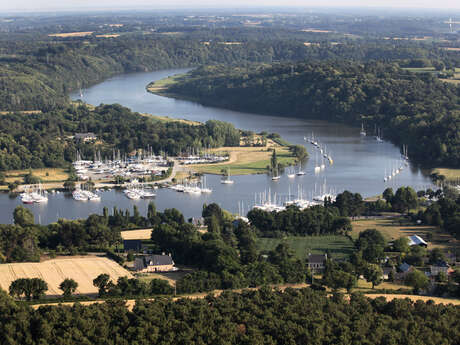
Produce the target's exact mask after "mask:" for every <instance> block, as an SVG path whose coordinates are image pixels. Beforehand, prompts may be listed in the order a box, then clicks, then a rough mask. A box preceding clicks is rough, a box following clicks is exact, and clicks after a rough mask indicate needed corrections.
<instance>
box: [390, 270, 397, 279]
mask: <svg viewBox="0 0 460 345" xmlns="http://www.w3.org/2000/svg"><path fill="white" fill-rule="evenodd" d="M395 279H396V274H395V271H394V270H391V271H390V272H389V273H388V281H390V282H394V281H395Z"/></svg>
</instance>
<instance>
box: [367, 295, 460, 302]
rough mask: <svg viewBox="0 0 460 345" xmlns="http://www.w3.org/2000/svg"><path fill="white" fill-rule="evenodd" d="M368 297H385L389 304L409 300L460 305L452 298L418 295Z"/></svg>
mask: <svg viewBox="0 0 460 345" xmlns="http://www.w3.org/2000/svg"><path fill="white" fill-rule="evenodd" d="M365 296H366V297H369V298H377V297H385V299H386V300H387V301H388V302H389V301H392V300H394V299H395V298H400V299H404V298H409V299H410V300H411V301H412V302H416V301H419V300H421V301H423V302H428V301H430V300H431V301H433V302H434V303H435V304H453V305H460V299H451V298H441V297H431V296H418V295H390V294H366V295H365Z"/></svg>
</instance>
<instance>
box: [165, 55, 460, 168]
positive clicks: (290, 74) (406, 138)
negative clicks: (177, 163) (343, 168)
mask: <svg viewBox="0 0 460 345" xmlns="http://www.w3.org/2000/svg"><path fill="white" fill-rule="evenodd" d="M167 92H170V93H172V94H174V95H179V97H180V96H186V97H187V98H192V99H194V100H196V101H198V102H200V103H203V104H206V105H212V106H219V107H224V108H230V109H236V110H242V111H251V112H254V113H268V114H275V115H280V116H287V115H289V116H296V117H300V118H318V119H323V120H324V119H326V120H331V121H337V122H344V123H347V124H351V125H355V126H358V125H361V123H363V124H364V126H365V128H366V131H367V132H368V133H369V135H373V134H374V135H375V134H377V130H380V132H383V137H384V138H386V139H389V140H391V141H393V142H394V143H396V144H398V145H401V146H402V145H408V147H409V156H410V157H411V158H412V159H414V160H416V161H418V162H422V163H424V164H425V165H427V166H435V165H445V166H451V167H458V166H460V154H459V152H460V149H459V146H460V139H459V138H458V135H457V134H458V132H459V130H458V128H459V126H460V110H459V109H460V88H458V87H457V86H455V85H452V84H448V83H445V82H442V81H439V80H438V79H437V78H436V77H435V76H432V75H430V74H426V73H425V74H423V73H422V74H415V73H411V72H409V71H407V70H403V69H401V68H399V66H398V64H397V63H394V62H393V63H384V62H373V63H357V62H350V61H333V62H308V63H297V64H286V63H279V64H271V65H267V64H265V65H255V66H251V68H248V69H246V68H241V67H228V66H222V65H220V66H207V67H202V68H199V69H196V70H193V71H191V72H189V75H188V77H187V78H183V79H182V81H180V82H178V83H175V84H171V85H170V86H169V87H168V89H167Z"/></svg>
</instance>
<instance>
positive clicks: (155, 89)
mask: <svg viewBox="0 0 460 345" xmlns="http://www.w3.org/2000/svg"><path fill="white" fill-rule="evenodd" d="M184 75H185V74H176V75H172V76H169V77H167V78H164V79H160V80H156V81H154V82H151V83H150V84H149V85H147V91H149V92H152V93H160V92H162V91H164V90H165V89H166V88H167V87H168V86H170V85H171V84H175V83H177V82H179V81H180V80H182V78H183V77H184Z"/></svg>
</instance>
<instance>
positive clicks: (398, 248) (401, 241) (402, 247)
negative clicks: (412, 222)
mask: <svg viewBox="0 0 460 345" xmlns="http://www.w3.org/2000/svg"><path fill="white" fill-rule="evenodd" d="M393 250H394V251H395V252H400V253H403V254H405V253H408V252H409V250H410V245H409V239H408V238H407V237H400V238H398V239H397V240H394V241H393Z"/></svg>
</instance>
